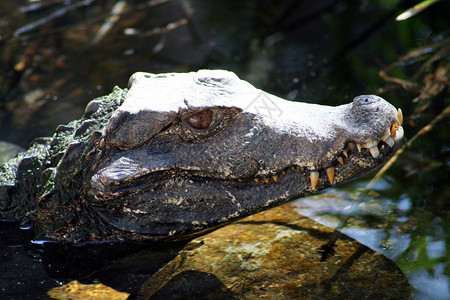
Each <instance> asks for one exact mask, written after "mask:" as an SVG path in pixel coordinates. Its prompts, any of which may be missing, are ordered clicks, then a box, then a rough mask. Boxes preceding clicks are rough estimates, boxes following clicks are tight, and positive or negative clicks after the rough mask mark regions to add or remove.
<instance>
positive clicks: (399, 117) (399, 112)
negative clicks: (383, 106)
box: [397, 108, 403, 126]
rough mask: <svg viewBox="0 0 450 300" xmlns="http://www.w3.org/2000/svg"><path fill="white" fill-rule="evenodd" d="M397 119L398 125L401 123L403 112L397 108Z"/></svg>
mask: <svg viewBox="0 0 450 300" xmlns="http://www.w3.org/2000/svg"><path fill="white" fill-rule="evenodd" d="M397 119H398V123H399V125H400V126H402V124H403V113H402V110H401V109H400V108H399V109H397Z"/></svg>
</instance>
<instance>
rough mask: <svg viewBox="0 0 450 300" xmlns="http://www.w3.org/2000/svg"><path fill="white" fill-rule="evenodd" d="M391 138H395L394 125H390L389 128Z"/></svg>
mask: <svg viewBox="0 0 450 300" xmlns="http://www.w3.org/2000/svg"><path fill="white" fill-rule="evenodd" d="M391 136H392V137H395V125H394V124H392V126H391Z"/></svg>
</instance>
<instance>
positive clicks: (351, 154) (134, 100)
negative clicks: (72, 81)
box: [0, 70, 403, 243]
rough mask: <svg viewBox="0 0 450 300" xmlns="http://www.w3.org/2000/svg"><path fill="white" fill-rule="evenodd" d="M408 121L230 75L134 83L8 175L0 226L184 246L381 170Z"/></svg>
mask: <svg viewBox="0 0 450 300" xmlns="http://www.w3.org/2000/svg"><path fill="white" fill-rule="evenodd" d="M402 121H403V116H402V113H401V110H400V109H396V108H395V107H394V106H392V105H391V104H389V103H388V102H387V101H385V100H384V99H382V98H381V97H378V96H375V95H362V96H357V97H355V98H354V99H353V101H352V102H351V103H349V104H345V105H340V106H323V105H318V104H310V103H301V102H294V101H288V100H285V99H282V98H279V97H277V96H274V95H271V94H269V93H266V92H264V91H262V90H260V89H257V88H255V87H254V86H252V85H251V84H250V83H248V82H246V81H244V80H241V79H239V78H238V77H237V76H236V75H235V74H234V73H232V72H229V71H224V70H200V71H197V72H190V73H167V74H150V73H143V72H139V73H135V74H134V75H133V76H132V77H131V78H130V81H129V84H128V88H127V89H120V88H118V87H116V88H114V90H113V91H112V93H111V94H110V95H108V96H104V97H100V98H97V99H94V100H92V101H91V102H90V103H89V104H88V105H87V106H86V109H85V113H84V115H83V117H82V118H81V119H79V120H75V121H72V122H70V123H69V124H67V125H60V126H59V127H57V129H56V131H55V134H54V135H53V136H52V137H47V138H38V139H36V140H35V141H34V142H33V143H32V145H31V147H30V148H29V150H27V151H25V152H22V153H20V154H19V155H18V156H17V157H16V158H14V159H12V160H10V161H8V162H6V163H5V164H4V165H2V166H1V167H0V177H1V178H0V219H4V220H5V219H6V220H19V221H22V222H25V223H31V224H32V225H33V227H34V230H35V232H36V236H38V237H41V238H46V239H48V240H52V241H63V242H70V243H85V242H96V241H117V240H120V241H124V240H130V241H150V242H152V243H153V242H154V243H157V242H162V241H174V240H182V239H185V238H187V237H191V236H194V235H200V234H203V233H204V232H206V231H209V230H212V229H214V228H217V227H220V226H223V225H225V224H227V223H230V222H232V221H234V220H237V219H240V218H243V217H245V216H248V215H251V214H254V213H257V212H260V211H262V210H265V209H268V208H270V207H274V206H277V205H281V204H284V203H287V202H289V201H292V200H295V199H297V198H300V197H303V196H305V195H308V194H311V193H315V192H318V191H320V190H323V189H325V188H328V187H330V186H334V185H337V184H340V183H343V182H346V181H348V180H351V179H354V178H357V177H359V176H361V175H363V174H365V173H367V172H369V171H371V170H373V169H375V168H378V167H380V166H381V165H383V164H384V163H385V162H386V161H387V160H388V159H389V158H390V157H391V156H392V155H393V153H394V152H395V151H396V149H397V148H398V144H399V141H400V140H401V139H402V137H403V128H402V126H401V125H402Z"/></svg>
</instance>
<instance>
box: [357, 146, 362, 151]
mask: <svg viewBox="0 0 450 300" xmlns="http://www.w3.org/2000/svg"><path fill="white" fill-rule="evenodd" d="M356 148H357V149H358V152H361V149H362V146H361V144H356Z"/></svg>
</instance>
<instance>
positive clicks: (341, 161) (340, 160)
mask: <svg viewBox="0 0 450 300" xmlns="http://www.w3.org/2000/svg"><path fill="white" fill-rule="evenodd" d="M337 161H338V162H339V163H340V164H341V165H344V159H343V158H342V157H340V156H339V157H338V158H337Z"/></svg>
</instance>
